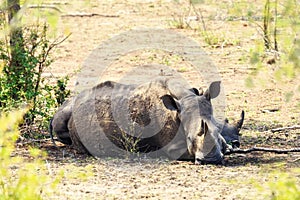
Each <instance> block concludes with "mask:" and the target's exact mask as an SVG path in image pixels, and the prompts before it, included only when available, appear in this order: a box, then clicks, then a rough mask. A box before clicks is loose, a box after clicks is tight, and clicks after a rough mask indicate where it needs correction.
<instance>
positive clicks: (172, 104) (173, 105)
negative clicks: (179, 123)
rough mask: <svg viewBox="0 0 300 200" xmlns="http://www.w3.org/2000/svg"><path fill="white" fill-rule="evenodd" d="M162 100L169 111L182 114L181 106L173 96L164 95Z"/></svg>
mask: <svg viewBox="0 0 300 200" xmlns="http://www.w3.org/2000/svg"><path fill="white" fill-rule="evenodd" d="M161 99H162V101H163V103H164V105H165V107H166V108H167V109H169V110H176V111H177V112H180V104H179V102H178V100H176V99H174V98H173V97H172V96H171V95H168V94H167V95H164V96H162V97H161Z"/></svg>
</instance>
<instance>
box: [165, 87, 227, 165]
mask: <svg viewBox="0 0 300 200" xmlns="http://www.w3.org/2000/svg"><path fill="white" fill-rule="evenodd" d="M219 93H220V82H219V81H218V82H213V83H211V84H210V86H209V88H208V89H207V90H206V92H205V93H204V94H203V95H197V94H195V93H194V92H193V91H191V90H189V92H186V93H185V94H184V95H182V96H181V97H180V98H178V95H172V94H171V95H164V96H163V97H162V100H163V103H164V105H165V106H166V108H168V109H170V110H176V111H177V112H178V116H179V119H180V121H181V125H182V127H183V130H184V133H185V135H186V143H187V149H188V152H189V153H190V154H191V155H192V156H194V158H195V163H196V164H203V163H211V164H221V163H223V157H224V156H223V153H224V152H225V150H226V147H227V146H226V142H225V140H224V138H223V137H222V136H221V130H220V129H219V128H218V126H217V125H218V124H217V123H216V120H215V119H214V117H213V107H212V104H211V99H212V98H215V97H217V96H218V95H219ZM199 125H200V126H199ZM224 143H225V144H224Z"/></svg>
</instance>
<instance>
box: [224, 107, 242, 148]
mask: <svg viewBox="0 0 300 200" xmlns="http://www.w3.org/2000/svg"><path fill="white" fill-rule="evenodd" d="M244 118H245V112H244V111H243V110H242V113H241V118H240V120H238V121H237V123H236V124H234V125H231V124H229V122H228V120H227V119H226V120H225V121H224V123H223V124H222V125H223V126H222V132H221V135H222V136H223V137H224V139H225V140H226V143H227V144H229V145H231V146H232V147H233V148H239V147H240V139H239V136H240V130H241V128H242V126H243V122H244Z"/></svg>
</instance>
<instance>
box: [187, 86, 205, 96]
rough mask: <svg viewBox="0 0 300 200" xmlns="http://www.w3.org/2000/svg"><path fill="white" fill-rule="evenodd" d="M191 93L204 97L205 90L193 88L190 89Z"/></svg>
mask: <svg viewBox="0 0 300 200" xmlns="http://www.w3.org/2000/svg"><path fill="white" fill-rule="evenodd" d="M189 90H190V91H191V92H193V93H194V94H195V95H198V96H202V95H203V89H202V88H201V87H200V88H199V90H198V89H197V88H191V89H189Z"/></svg>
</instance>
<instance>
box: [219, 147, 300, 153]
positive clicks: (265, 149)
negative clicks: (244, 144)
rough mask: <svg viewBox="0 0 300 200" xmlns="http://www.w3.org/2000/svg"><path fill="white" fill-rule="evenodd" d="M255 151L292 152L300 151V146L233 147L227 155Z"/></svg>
mask: <svg viewBox="0 0 300 200" xmlns="http://www.w3.org/2000/svg"><path fill="white" fill-rule="evenodd" d="M253 151H262V152H272V153H278V154H283V153H290V152H300V148H291V149H273V148H265V147H252V148H249V149H233V150H231V151H228V152H226V153H225V154H226V155H230V154H234V153H251V152H253Z"/></svg>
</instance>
